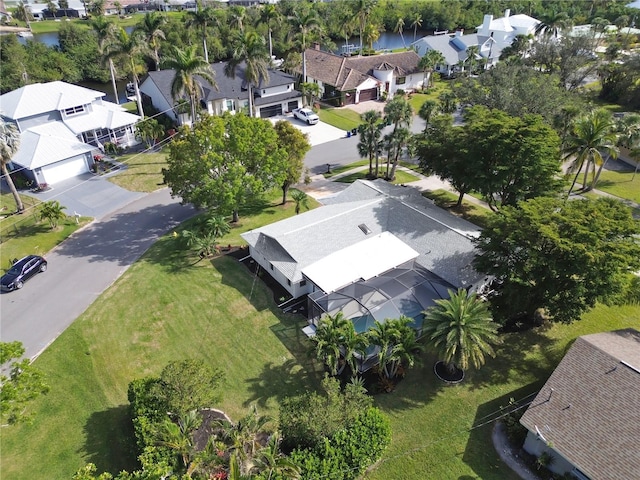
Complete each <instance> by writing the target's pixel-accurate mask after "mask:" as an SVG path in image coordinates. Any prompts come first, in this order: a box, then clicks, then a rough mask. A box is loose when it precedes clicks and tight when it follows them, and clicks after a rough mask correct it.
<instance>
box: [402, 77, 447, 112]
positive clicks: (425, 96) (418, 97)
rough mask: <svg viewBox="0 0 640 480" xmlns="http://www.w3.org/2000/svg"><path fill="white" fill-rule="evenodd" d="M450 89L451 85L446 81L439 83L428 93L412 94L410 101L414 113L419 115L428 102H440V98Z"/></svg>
mask: <svg viewBox="0 0 640 480" xmlns="http://www.w3.org/2000/svg"><path fill="white" fill-rule="evenodd" d="M448 89H449V83H448V82H445V81H442V80H440V81H437V82H435V84H434V85H433V87H431V88H429V89H428V90H427V91H426V93H412V94H411V98H410V99H409V103H410V104H411V108H412V109H413V111H414V113H415V114H417V113H418V111H419V110H420V107H421V106H422V104H423V103H424V102H426V101H427V100H438V96H439V95H440V94H441V93H442V92H444V91H445V90H448Z"/></svg>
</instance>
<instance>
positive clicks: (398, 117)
mask: <svg viewBox="0 0 640 480" xmlns="http://www.w3.org/2000/svg"><path fill="white" fill-rule="evenodd" d="M384 116H385V119H386V120H387V123H390V124H393V131H392V132H391V133H390V134H389V137H388V140H390V142H388V145H389V146H393V147H394V148H395V147H396V146H397V145H398V142H399V141H400V137H401V136H400V134H398V129H399V128H400V127H409V126H410V125H411V121H412V120H413V110H412V109H411V105H410V104H409V102H408V101H407V99H406V98H404V97H403V96H402V95H396V96H395V97H393V98H392V99H391V100H390V101H389V102H388V103H387V104H386V105H385V106H384ZM388 151H389V152H391V150H388ZM393 152H394V158H395V157H396V155H395V152H396V150H395V149H394V150H393ZM390 162H391V155H389V156H388V157H387V178H390V177H389V165H390ZM394 172H395V169H394Z"/></svg>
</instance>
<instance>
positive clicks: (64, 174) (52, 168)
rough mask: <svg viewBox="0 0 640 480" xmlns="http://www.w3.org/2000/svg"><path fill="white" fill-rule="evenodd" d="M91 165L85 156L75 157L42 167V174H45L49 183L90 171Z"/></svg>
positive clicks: (45, 179) (45, 178)
mask: <svg viewBox="0 0 640 480" xmlns="http://www.w3.org/2000/svg"><path fill="white" fill-rule="evenodd" d="M88 171H89V167H88V166H87V161H86V160H85V157H84V156H82V157H75V158H70V159H68V160H63V161H62V162H56V163H54V164H52V165H48V166H46V167H42V174H43V175H44V181H45V182H47V183H48V184H49V185H52V184H54V183H57V182H60V181H62V180H66V179H67V178H71V177H75V176H77V175H80V174H82V173H85V172H88Z"/></svg>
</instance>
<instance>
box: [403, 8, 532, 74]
mask: <svg viewBox="0 0 640 480" xmlns="http://www.w3.org/2000/svg"><path fill="white" fill-rule="evenodd" d="M539 23H540V21H539V20H536V19H535V18H533V17H530V16H528V15H523V14H519V15H511V12H510V10H509V9H507V10H505V12H504V17H500V18H496V19H494V18H493V15H485V16H484V21H483V23H482V25H479V26H478V27H477V32H476V33H472V34H467V35H465V34H464V31H462V30H460V31H457V32H455V33H454V34H451V35H449V34H448V33H447V32H443V33H441V34H438V35H429V36H426V37H423V38H421V39H420V40H417V41H416V42H414V43H413V44H412V45H411V46H412V47H413V48H414V49H415V50H416V51H417V52H418V54H419V55H420V56H421V57H422V56H424V55H425V54H426V53H427V52H428V51H429V50H437V51H439V52H440V53H442V55H443V56H444V58H445V63H444V64H442V65H438V66H437V67H436V71H437V72H439V73H441V74H443V75H446V76H450V75H451V74H452V73H454V72H460V71H464V70H465V69H466V68H467V67H466V65H468V64H469V53H468V49H469V47H477V54H476V58H475V60H476V61H477V63H480V64H484V65H485V68H489V67H492V66H494V65H495V64H496V63H497V62H498V60H499V58H500V55H501V54H502V50H504V49H505V48H506V47H508V46H510V45H511V44H512V43H513V41H514V40H515V38H516V37H517V36H518V35H525V36H528V35H533V34H534V33H535V30H536V27H537V26H538V24H539Z"/></svg>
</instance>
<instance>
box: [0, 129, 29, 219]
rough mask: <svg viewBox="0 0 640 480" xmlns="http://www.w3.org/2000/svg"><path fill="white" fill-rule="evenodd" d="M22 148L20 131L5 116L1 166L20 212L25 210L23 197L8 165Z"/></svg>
mask: <svg viewBox="0 0 640 480" xmlns="http://www.w3.org/2000/svg"><path fill="white" fill-rule="evenodd" d="M19 148H20V132H19V131H18V128H17V127H16V126H15V124H13V123H9V122H6V121H5V120H4V119H3V118H0V162H1V163H0V166H1V167H2V176H3V177H4V179H5V181H6V182H7V185H9V190H10V191H11V194H12V195H13V199H14V200H15V202H16V210H17V211H18V213H20V212H22V211H24V205H23V203H22V199H21V198H20V195H19V194H18V190H16V186H15V185H14V184H13V179H12V178H11V175H10V174H9V169H8V167H7V165H8V164H9V162H11V159H12V158H13V156H14V155H15V154H16V153H18V149H19Z"/></svg>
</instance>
